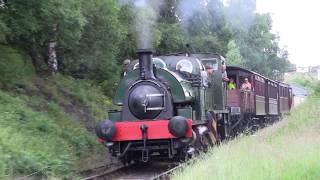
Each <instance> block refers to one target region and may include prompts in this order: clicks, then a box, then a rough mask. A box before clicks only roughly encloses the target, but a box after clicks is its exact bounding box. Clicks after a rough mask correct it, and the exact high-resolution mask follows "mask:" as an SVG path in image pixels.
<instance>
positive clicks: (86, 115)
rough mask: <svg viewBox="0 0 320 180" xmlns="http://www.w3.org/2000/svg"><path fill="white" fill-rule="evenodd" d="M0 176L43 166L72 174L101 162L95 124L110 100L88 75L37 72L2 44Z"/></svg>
mask: <svg viewBox="0 0 320 180" xmlns="http://www.w3.org/2000/svg"><path fill="white" fill-rule="evenodd" d="M0 52H1V56H0V179H4V178H8V179H11V178H12V177H19V176H24V175H27V174H30V173H33V172H36V171H43V172H41V174H40V175H42V176H53V177H73V176H74V174H73V173H74V172H75V171H77V170H79V169H83V168H88V167H89V165H91V166H92V165H94V164H95V163H98V162H96V159H98V161H100V162H103V161H104V158H105V157H104V156H105V149H104V148H103V147H102V146H101V145H100V144H98V143H97V141H96V137H95V134H94V132H93V128H94V126H95V124H96V122H97V121H98V120H101V119H104V118H106V111H107V109H109V108H111V107H112V105H111V101H110V99H109V98H107V97H106V96H104V95H103V92H102V91H101V89H100V87H98V86H96V85H95V84H94V83H92V82H90V81H86V80H77V79H73V78H71V77H66V76H63V75H60V74H57V75H55V76H53V77H49V78H48V77H38V76H36V74H35V72H34V69H33V66H32V64H31V60H30V59H28V56H26V55H25V54H21V53H20V52H19V51H18V50H16V49H14V48H10V47H7V46H0Z"/></svg>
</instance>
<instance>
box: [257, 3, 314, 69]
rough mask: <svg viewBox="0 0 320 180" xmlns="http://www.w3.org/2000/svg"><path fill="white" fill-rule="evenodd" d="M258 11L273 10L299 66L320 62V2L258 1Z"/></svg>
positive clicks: (283, 43) (275, 28)
mask: <svg viewBox="0 0 320 180" xmlns="http://www.w3.org/2000/svg"><path fill="white" fill-rule="evenodd" d="M257 11H258V12H270V13H272V19H273V31H274V32H275V33H276V32H278V33H279V35H280V46H281V47H284V46H286V47H287V49H288V51H289V54H290V56H289V60H290V61H291V62H292V63H294V64H297V65H298V66H310V65H320V1H318V0H303V1H302V0H300V1H298V0H257Z"/></svg>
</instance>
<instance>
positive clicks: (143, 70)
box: [137, 49, 155, 79]
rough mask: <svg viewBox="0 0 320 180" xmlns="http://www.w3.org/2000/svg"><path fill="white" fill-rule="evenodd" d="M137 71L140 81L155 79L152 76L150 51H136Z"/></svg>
mask: <svg viewBox="0 0 320 180" xmlns="http://www.w3.org/2000/svg"><path fill="white" fill-rule="evenodd" d="M137 54H138V56H139V69H140V78H141V79H155V77H154V74H153V63H152V50H151V49H138V50H137Z"/></svg>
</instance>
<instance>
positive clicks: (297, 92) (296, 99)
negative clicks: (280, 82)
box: [290, 84, 308, 106]
mask: <svg viewBox="0 0 320 180" xmlns="http://www.w3.org/2000/svg"><path fill="white" fill-rule="evenodd" d="M290 86H291V88H292V94H293V105H294V106H297V105H299V104H301V103H302V102H304V101H305V100H306V99H307V96H308V91H307V90H306V89H305V88H303V87H300V86H297V85H293V84H290Z"/></svg>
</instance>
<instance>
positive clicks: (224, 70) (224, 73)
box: [221, 61, 229, 82]
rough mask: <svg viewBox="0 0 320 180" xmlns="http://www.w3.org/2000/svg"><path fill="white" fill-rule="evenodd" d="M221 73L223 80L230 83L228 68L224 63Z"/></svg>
mask: <svg viewBox="0 0 320 180" xmlns="http://www.w3.org/2000/svg"><path fill="white" fill-rule="evenodd" d="M221 73H222V80H223V81H225V82H227V81H229V78H228V74H227V66H226V64H225V62H224V61H222V62H221Z"/></svg>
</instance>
